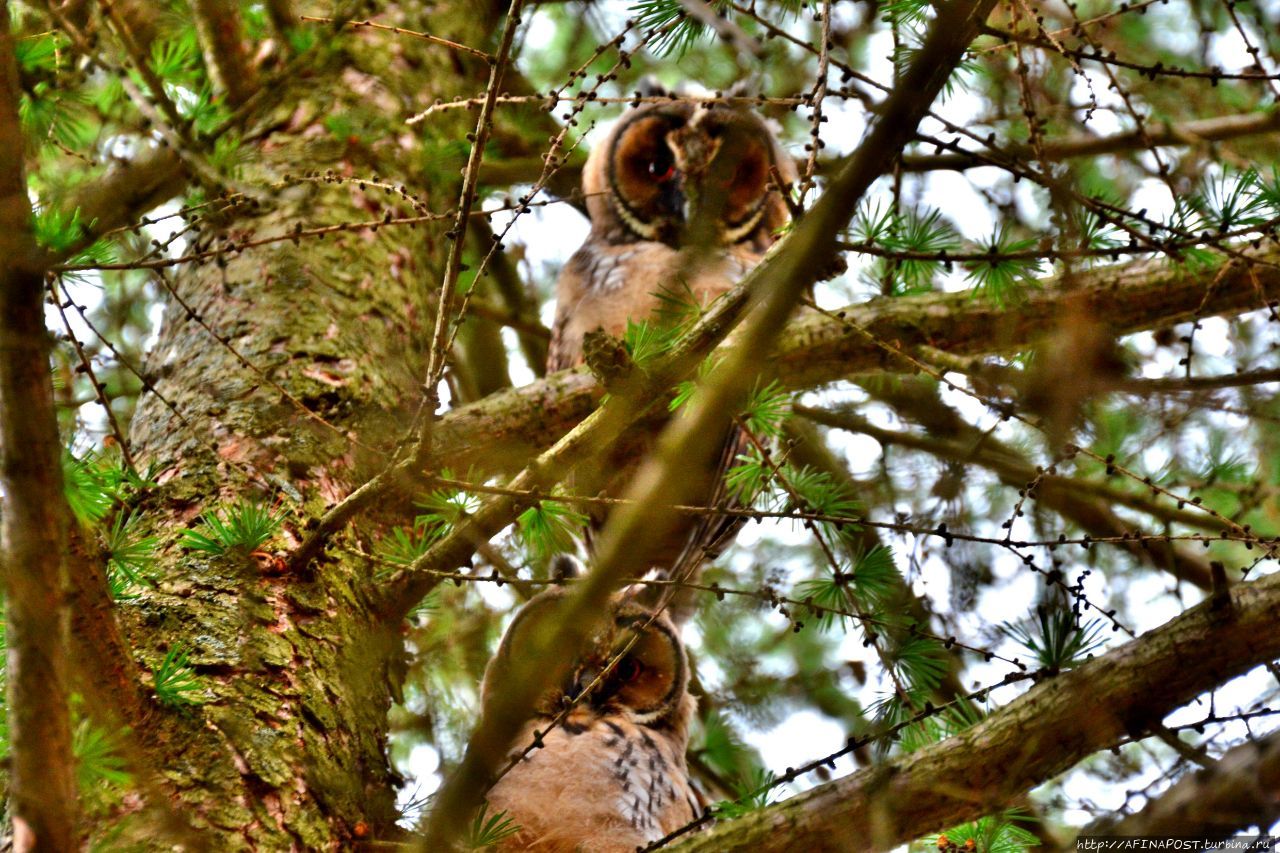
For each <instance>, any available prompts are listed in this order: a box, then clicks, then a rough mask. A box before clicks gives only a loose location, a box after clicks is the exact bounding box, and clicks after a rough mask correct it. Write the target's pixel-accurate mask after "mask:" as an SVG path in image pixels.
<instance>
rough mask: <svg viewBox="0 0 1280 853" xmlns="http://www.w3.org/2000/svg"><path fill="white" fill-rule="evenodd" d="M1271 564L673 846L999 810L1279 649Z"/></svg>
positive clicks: (921, 824)
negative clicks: (881, 756)
mask: <svg viewBox="0 0 1280 853" xmlns="http://www.w3.org/2000/svg"><path fill="white" fill-rule="evenodd" d="M1277 619H1280V575H1272V576H1270V577H1267V578H1265V579H1264V580H1261V581H1258V582H1256V583H1252V584H1242V585H1240V586H1237V587H1236V588H1235V589H1234V590H1232V592H1231V594H1230V604H1229V605H1227V606H1225V607H1219V608H1216V609H1215V608H1214V607H1213V605H1212V603H1211V602H1205V603H1204V604H1201V605H1200V606H1198V607H1195V608H1193V609H1191V610H1188V611H1187V612H1185V613H1183V614H1182V615H1180V616H1178V617H1176V618H1175V619H1173V620H1171V621H1170V622H1167V623H1166V624H1165V625H1163V626H1161V627H1160V628H1157V629H1156V630H1154V631H1151V632H1149V633H1147V634H1145V635H1144V636H1142V637H1140V638H1138V639H1136V640H1133V641H1131V642H1129V643H1126V644H1125V645H1123V646H1121V647H1119V648H1117V649H1114V650H1113V651H1111V652H1108V653H1107V654H1105V655H1103V656H1102V657H1100V658H1096V659H1094V660H1091V661H1089V662H1087V663H1084V664H1082V665H1081V666H1079V667H1077V668H1076V669H1074V670H1072V671H1070V672H1067V673H1065V674H1063V675H1060V676H1058V677H1056V678H1053V679H1052V680H1050V681H1047V682H1044V683H1042V684H1040V685H1038V686H1036V687H1034V688H1032V689H1031V690H1030V691H1028V692H1027V693H1026V694H1025V695H1023V696H1021V697H1019V698H1018V699H1016V700H1014V701H1013V702H1011V703H1009V704H1008V705H1007V706H1005V707H1004V708H1002V709H1000V710H999V711H997V712H995V713H994V714H992V715H991V716H989V717H988V718H987V719H986V720H984V721H983V722H981V723H979V724H978V725H976V726H973V727H972V728H970V729H967V730H965V731H964V732H961V733H960V734H958V735H956V736H954V737H952V738H949V739H947V740H945V741H943V742H941V743H938V744H934V745H933V746H929V747H926V748H924V749H921V750H918V751H917V752H913V753H911V754H910V755H905V756H901V757H899V758H896V759H894V760H892V761H889V762H886V763H885V764H883V765H880V766H878V767H873V768H870V769H868V770H864V771H861V772H858V773H855V774H853V775H851V776H847V777H845V778H843V779H838V780H836V781H834V782H830V783H828V784H826V785H822V786H820V787H818V788H814V789H813V790H811V791H808V792H806V793H804V794H801V795H800V796H798V797H794V798H792V799H790V800H787V801H785V802H782V803H779V804H777V805H775V806H771V807H769V808H767V809H765V810H763V811H761V812H759V813H757V814H755V815H753V816H751V817H749V818H745V819H743V820H740V821H736V822H733V823H728V824H725V825H724V826H721V827H719V828H718V829H716V830H715V831H713V832H710V833H707V834H705V835H701V836H695V837H693V838H690V839H689V840H687V841H686V842H684V843H683V844H678V845H675V846H673V847H672V848H671V849H672V851H677V850H678V851H680V853H694V851H716V853H725V851H732V850H751V851H753V853H772V851H778V853H782V851H784V850H806V851H810V853H824V852H825V851H837V850H838V851H859V850H886V849H889V848H891V847H895V846H897V845H899V844H902V843H904V842H906V841H909V840H910V839H913V838H918V837H920V836H921V835H924V834H925V833H928V832H932V831H935V830H939V829H944V828H946V827H948V826H952V825H955V824H957V823H961V822H964V821H967V820H972V819H974V818H977V817H979V816H981V815H983V814H987V813H990V812H992V811H994V810H996V809H999V808H1000V807H1002V806H1003V805H1005V804H1007V803H1009V802H1011V801H1012V800H1013V799H1014V798H1015V797H1018V796H1020V795H1021V794H1023V793H1024V792H1025V791H1026V790H1027V789H1029V788H1032V787H1034V786H1036V785H1038V784H1040V783H1042V782H1044V781H1046V780H1048V779H1051V778H1053V777H1054V776H1056V775H1057V774H1059V773H1062V772H1063V771H1065V770H1067V769H1068V768H1070V767H1072V766H1073V765H1075V764H1077V763H1078V762H1079V761H1080V760H1082V759H1083V758H1085V757H1087V756H1088V755H1091V754H1092V753H1094V752H1097V751H1098V750H1102V749H1107V748H1109V747H1112V746H1114V745H1116V744H1118V743H1120V742H1121V741H1122V740H1124V739H1125V738H1126V737H1128V736H1130V734H1131V733H1138V732H1142V731H1144V730H1145V728H1146V727H1147V725H1148V724H1149V723H1151V722H1153V721H1159V720H1160V719H1162V718H1163V717H1164V716H1165V715H1167V714H1168V713H1170V712H1171V711H1173V710H1174V709H1176V708H1178V707H1180V706H1182V705H1184V704H1186V703H1187V702H1189V701H1191V700H1192V699H1194V698H1195V697H1196V696H1198V695H1199V694H1200V693H1203V692H1204V691H1206V690H1209V689H1211V688H1212V687H1214V686H1215V685H1218V684H1221V683H1222V682H1224V681H1226V680H1228V679H1230V678H1233V677H1235V676H1237V675H1240V674H1241V673H1244V672H1247V671H1248V670H1249V669H1251V668H1253V667H1254V666H1257V665H1258V664H1261V663H1264V662H1266V661H1268V660H1271V659H1273V658H1275V657H1276V656H1277V655H1280V632H1277V631H1275V630H1274V626H1275V622H1276V620H1277Z"/></svg>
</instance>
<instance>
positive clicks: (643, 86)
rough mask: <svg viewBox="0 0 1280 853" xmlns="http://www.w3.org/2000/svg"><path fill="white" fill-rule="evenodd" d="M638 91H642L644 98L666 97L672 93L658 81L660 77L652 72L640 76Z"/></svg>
mask: <svg viewBox="0 0 1280 853" xmlns="http://www.w3.org/2000/svg"><path fill="white" fill-rule="evenodd" d="M636 91H637V92H639V93H640V97H642V98H665V97H667V96H669V95H670V94H671V92H670V91H668V90H667V87H666V86H664V85H662V84H661V83H659V82H658V78H657V77H654V76H653V75H652V74H646V75H645V76H644V77H642V78H640V84H639V85H638V86H636Z"/></svg>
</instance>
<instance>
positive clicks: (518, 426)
mask: <svg viewBox="0 0 1280 853" xmlns="http://www.w3.org/2000/svg"><path fill="white" fill-rule="evenodd" d="M1259 260H1260V261H1261V263H1259V264H1257V265H1255V266H1253V267H1252V269H1246V268H1244V267H1242V266H1240V265H1236V264H1231V265H1228V264H1227V263H1226V262H1225V261H1224V262H1223V264H1222V265H1221V266H1218V267H1213V268H1208V269H1204V270H1200V271H1193V270H1190V269H1187V268H1185V267H1179V266H1176V265H1174V264H1171V263H1169V262H1168V261H1167V260H1164V259H1160V260H1151V261H1135V262H1133V263H1128V264H1117V265H1114V266H1107V267H1100V268H1097V269H1094V270H1089V271H1086V272H1077V273H1075V275H1074V277H1073V285H1074V288H1075V289H1073V290H1072V291H1071V292H1070V293H1067V292H1066V291H1064V290H1063V289H1060V288H1059V287H1058V285H1057V280H1056V279H1047V280H1045V281H1044V286H1043V287H1042V288H1040V289H1036V290H1032V291H1031V292H1030V293H1028V294H1027V297H1026V299H1025V300H1023V301H1022V302H1020V303H1018V304H1014V305H1006V306H1000V305H996V304H994V303H992V302H989V301H987V300H984V299H980V298H974V297H973V296H972V295H970V294H968V293H931V294H927V295H924V296H914V297H902V298H897V299H876V300H872V301H870V302H866V303H862V304H859V305H851V306H849V307H848V308H846V309H844V310H843V311H840V312H837V313H838V315H839V316H841V317H843V319H842V320H838V319H832V318H830V317H827V316H825V315H822V314H817V313H811V314H807V315H805V316H803V317H801V318H800V319H799V320H795V321H793V322H792V324H791V326H790V328H789V329H788V330H787V332H786V333H784V334H783V336H782V339H781V342H780V343H779V345H778V347H777V352H778V356H777V358H776V360H775V365H776V367H777V370H778V374H779V377H780V378H781V380H782V381H783V382H784V383H786V384H787V386H788V387H790V388H813V387H816V386H819V385H823V384H825V383H827V382H832V381H835V380H837V379H845V378H848V377H850V376H854V375H857V374H859V373H869V372H873V371H883V370H913V367H912V365H910V364H909V363H907V362H906V361H905V360H898V359H893V358H892V357H890V356H889V355H888V354H887V353H886V352H885V351H884V349H883V348H881V347H879V346H877V345H876V344H875V343H874V342H873V341H871V340H869V339H868V338H867V336H866V335H865V334H862V333H861V332H859V331H858V329H859V328H861V329H865V330H867V331H868V332H870V333H871V334H873V335H874V336H875V337H876V338H877V339H879V340H881V341H885V342H888V343H890V344H892V345H893V346H895V347H900V348H902V349H904V350H907V351H910V350H911V349H912V348H913V347H916V346H931V347H934V348H935V349H940V350H944V351H946V352H949V353H953V354H958V355H964V354H967V355H972V354H978V353H996V352H1009V351H1013V350H1016V349H1019V348H1023V347H1026V346H1027V345H1029V344H1031V343H1032V342H1034V341H1036V340H1037V339H1038V338H1040V337H1041V336H1043V335H1045V334H1047V333H1049V332H1050V331H1052V330H1053V329H1054V328H1055V323H1056V322H1057V320H1058V318H1059V316H1060V314H1061V312H1062V311H1063V309H1064V307H1065V305H1066V303H1067V301H1068V298H1072V299H1074V298H1082V299H1083V301H1084V304H1085V306H1086V309H1087V311H1088V312H1089V313H1090V314H1091V315H1092V316H1095V317H1101V318H1104V319H1105V320H1106V321H1107V322H1108V324H1109V325H1110V328H1111V330H1112V331H1113V332H1115V333H1116V334H1128V333H1131V332H1137V331H1142V330H1144V329H1153V328H1160V327H1163V326H1169V325H1172V324H1175V323H1180V322H1185V321H1189V320H1191V319H1193V318H1203V317H1211V316H1221V315H1232V314H1239V313H1242V312H1244V311H1251V310H1256V309H1259V308H1262V307H1264V306H1265V305H1266V304H1267V302H1268V301H1274V300H1275V299H1277V298H1280V269H1277V268H1276V267H1275V266H1272V265H1271V264H1274V263H1276V262H1280V252H1278V251H1275V250H1272V251H1271V252H1269V253H1267V254H1264V255H1260V256H1259ZM602 393H603V389H601V388H600V387H599V385H598V383H597V382H596V381H595V380H594V379H593V378H592V377H591V376H590V375H588V374H587V373H586V372H585V370H584V369H579V370H577V371H565V372H562V373H557V374H554V375H552V376H548V377H547V378H546V379H543V380H540V381H538V382H534V383H531V384H529V385H526V386H524V387H523V388H518V389H515V390H512V391H504V392H502V393H499V394H494V395H492V396H491V397H488V398H486V399H484V400H480V401H478V402H476V403H473V404H471V405H468V406H464V407H462V408H459V409H456V410H454V411H452V412H450V413H449V414H448V415H447V416H445V417H444V418H443V419H442V420H441V421H440V422H439V423H438V424H437V425H436V427H435V434H434V440H435V445H434V447H433V450H434V452H435V453H436V455H437V458H438V459H440V460H443V461H447V462H448V464H449V465H450V466H451V467H453V468H456V469H461V468H466V467H467V466H470V465H477V466H480V467H486V468H490V469H492V468H494V467H499V466H501V465H502V464H503V459H504V458H505V459H508V460H509V459H527V458H528V455H529V452H530V451H531V450H536V449H537V448H540V447H545V446H547V445H548V444H550V443H551V442H552V441H554V440H555V439H556V438H557V437H558V436H560V435H563V434H564V433H565V432H566V431H568V430H569V429H570V428H571V427H572V426H573V425H574V424H576V423H578V422H579V421H580V420H582V419H583V418H585V417H586V416H587V415H588V414H590V413H591V411H592V410H593V409H594V408H595V407H596V405H597V403H598V401H599V399H600V396H601V395H602ZM494 447H499V448H503V449H505V450H507V451H508V452H507V453H502V452H499V453H497V454H495V452H494Z"/></svg>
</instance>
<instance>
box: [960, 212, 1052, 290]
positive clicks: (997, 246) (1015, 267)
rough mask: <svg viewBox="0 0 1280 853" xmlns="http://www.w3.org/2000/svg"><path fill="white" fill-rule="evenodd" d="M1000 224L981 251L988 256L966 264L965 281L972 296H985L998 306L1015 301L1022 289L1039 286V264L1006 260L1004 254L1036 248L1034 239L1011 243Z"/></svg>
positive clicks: (1019, 260) (1030, 260) (1017, 259)
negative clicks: (971, 286) (971, 287)
mask: <svg viewBox="0 0 1280 853" xmlns="http://www.w3.org/2000/svg"><path fill="white" fill-rule="evenodd" d="M1005 232H1006V227H1005V225H1004V224H1001V225H1000V226H999V227H998V228H997V229H996V231H995V233H994V234H992V235H991V239H989V240H988V241H987V242H986V243H985V244H984V245H983V246H981V248H982V249H983V250H985V251H986V252H987V254H988V256H989V257H988V259H986V260H982V261H967V262H966V263H965V269H967V270H968V275H967V276H966V279H967V280H968V281H970V282H972V284H973V292H974V294H975V295H980V296H985V297H986V298H988V299H990V300H992V301H993V302H995V303H996V304H997V305H1008V304H1010V303H1012V302H1016V301H1017V300H1018V298H1019V297H1020V296H1021V295H1022V293H1023V291H1024V289H1025V288H1028V287H1039V286H1040V284H1039V280H1038V276H1039V274H1040V261H1039V260H1037V259H1035V258H1008V257H1002V256H1004V255H1008V254H1013V253H1016V252H1025V251H1027V250H1029V249H1033V248H1035V246H1036V244H1037V242H1038V241H1037V240H1036V239H1034V238H1028V239H1026V240H1011V239H1009V237H1008V235H1007V234H1006V233H1005Z"/></svg>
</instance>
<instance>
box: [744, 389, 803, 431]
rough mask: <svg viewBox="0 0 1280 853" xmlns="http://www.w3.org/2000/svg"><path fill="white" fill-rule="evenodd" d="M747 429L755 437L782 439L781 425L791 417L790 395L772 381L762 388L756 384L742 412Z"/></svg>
mask: <svg viewBox="0 0 1280 853" xmlns="http://www.w3.org/2000/svg"><path fill="white" fill-rule="evenodd" d="M743 414H744V416H745V419H746V422H747V428H748V429H750V430H751V432H752V433H754V434H755V435H757V436H767V437H769V438H781V437H782V425H783V423H785V422H786V420H787V418H789V417H790V416H791V395H790V394H789V393H787V392H786V391H785V390H783V387H782V383H780V382H778V380H776V379H775V380H773V381H772V382H770V383H769V384H768V385H766V386H764V387H763V388H761V387H759V383H757V384H756V388H755V389H754V390H752V392H751V396H750V397H749V398H747V405H746V408H745V409H744V411H743Z"/></svg>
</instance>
